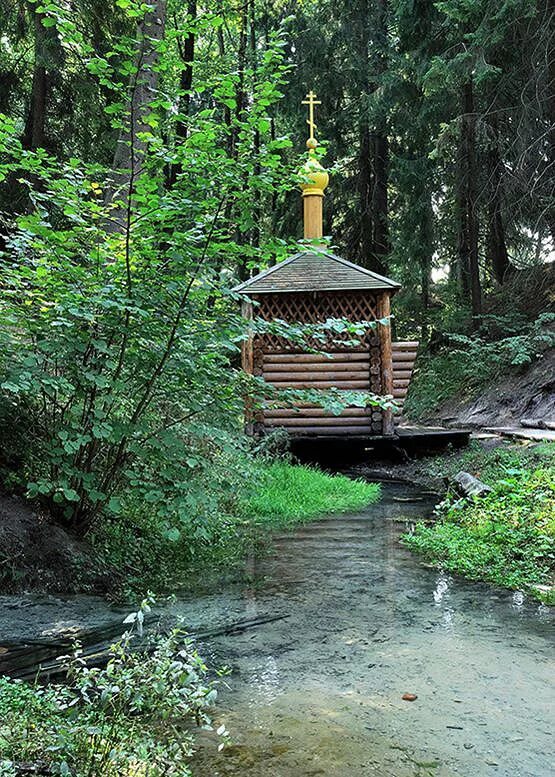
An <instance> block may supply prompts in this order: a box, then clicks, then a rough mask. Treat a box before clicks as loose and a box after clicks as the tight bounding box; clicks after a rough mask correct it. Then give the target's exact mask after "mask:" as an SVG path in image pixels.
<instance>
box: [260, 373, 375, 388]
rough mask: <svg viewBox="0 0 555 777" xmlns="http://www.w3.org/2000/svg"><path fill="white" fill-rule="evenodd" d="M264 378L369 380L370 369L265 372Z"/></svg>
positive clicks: (285, 380) (274, 380) (275, 380)
mask: <svg viewBox="0 0 555 777" xmlns="http://www.w3.org/2000/svg"><path fill="white" fill-rule="evenodd" d="M263 375H264V380H267V381H268V382H269V383H274V384H276V385H277V384H278V383H279V384H281V383H289V382H291V381H292V380H293V381H299V380H301V381H302V380H309V381H311V382H314V383H321V382H322V381H345V380H368V370H357V371H356V372H355V371H353V370H351V371H350V372H312V370H305V371H304V372H264V374H263Z"/></svg>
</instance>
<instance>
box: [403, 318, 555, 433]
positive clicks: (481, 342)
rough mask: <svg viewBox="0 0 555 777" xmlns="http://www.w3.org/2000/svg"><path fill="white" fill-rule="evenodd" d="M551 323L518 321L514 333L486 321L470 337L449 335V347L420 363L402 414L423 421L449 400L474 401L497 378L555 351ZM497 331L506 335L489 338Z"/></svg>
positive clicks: (507, 324)
mask: <svg viewBox="0 0 555 777" xmlns="http://www.w3.org/2000/svg"><path fill="white" fill-rule="evenodd" d="M554 322H555V314H552V313H543V314H542V315H540V316H539V317H538V319H537V320H536V321H535V322H533V323H532V324H527V323H525V322H520V321H519V322H518V323H519V325H518V327H516V328H515V330H514V331H513V329H512V325H511V320H510V319H508V318H507V319H506V318H505V317H499V316H489V317H485V322H484V324H483V325H482V328H481V330H480V332H478V334H477V335H476V336H474V337H468V336H466V335H461V334H450V335H448V336H447V339H448V341H449V344H448V345H447V346H445V347H444V348H443V349H442V350H441V351H440V353H438V354H435V355H425V354H424V355H422V356H421V357H420V358H419V361H418V365H417V369H416V372H415V376H414V379H413V381H412V383H411V387H410V391H409V395H408V397H407V401H406V403H405V406H404V410H405V412H406V413H407V414H409V415H410V416H411V417H413V418H424V417H426V416H428V415H429V414H430V413H432V412H433V411H434V410H435V409H436V407H437V405H438V404H440V403H441V402H443V401H445V400H447V399H449V398H450V397H453V396H459V397H460V398H461V399H465V398H470V397H473V396H475V395H476V394H477V393H478V392H479V391H480V390H481V389H482V388H483V387H484V386H486V385H488V384H490V383H492V382H493V381H494V380H495V379H496V378H497V377H498V376H499V375H501V374H503V373H506V372H508V371H510V370H518V369H521V368H523V367H525V366H527V365H529V364H531V363H532V362H533V360H534V359H536V358H541V354H542V353H543V352H544V351H545V350H547V349H548V348H553V347H555V328H554V326H553V324H554ZM514 324H515V322H513V325H514ZM501 331H503V332H505V334H506V333H507V332H509V333H510V334H509V336H506V337H502V338H500V339H492V337H493V335H495V334H498V333H499V332H501Z"/></svg>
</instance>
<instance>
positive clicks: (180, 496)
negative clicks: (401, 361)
mask: <svg viewBox="0 0 555 777" xmlns="http://www.w3.org/2000/svg"><path fill="white" fill-rule="evenodd" d="M0 29H1V30H2V32H1V34H0V82H1V84H2V87H1V89H0V114H1V115H0V162H1V166H0V178H1V182H0V212H1V215H0V235H1V237H0V249H1V251H2V253H1V273H2V303H1V308H0V346H1V356H0V383H1V396H0V430H1V432H2V437H3V439H4V440H5V441H7V444H6V445H5V447H4V448H3V450H2V460H1V461H0V467H1V470H2V481H3V484H4V487H7V488H9V489H12V490H16V491H17V490H18V489H19V490H22V491H25V492H26V493H27V494H28V495H29V496H30V497H32V498H36V499H39V500H40V501H41V503H42V504H43V505H45V506H46V507H47V508H48V510H49V511H50V512H51V513H53V514H54V515H56V516H57V517H58V518H59V520H60V521H61V522H63V523H66V524H67V525H69V526H71V527H72V528H73V529H74V530H76V531H77V532H78V533H79V534H89V536H94V534H95V532H96V533H97V534H100V535H101V540H99V541H100V542H102V541H103V540H102V537H104V539H105V535H102V532H106V531H109V532H112V535H111V538H110V547H111V548H112V551H111V552H112V553H113V548H114V545H117V542H116V543H114V536H113V534H114V532H115V533H116V537H119V534H118V532H120V531H122V529H121V526H122V521H123V518H122V519H119V518H118V516H125V517H126V520H129V516H131V521H132V523H133V524H134V529H133V531H134V532H135V533H136V532H137V524H138V523H140V521H144V520H145V517H144V512H145V505H146V506H147V512H148V520H152V521H155V527H156V528H155V529H154V528H153V527H152V526H148V527H147V528H146V529H144V532H145V534H146V535H153V536H157V537H160V536H162V537H163V539H164V540H165V541H170V540H171V541H172V542H178V541H179V539H180V538H181V537H182V536H186V537H187V538H189V539H190V538H194V539H195V542H197V543H203V542H205V543H210V544H211V545H212V547H214V545H216V546H217V542H218V537H219V536H220V534H221V533H222V532H223V533H225V532H227V531H229V526H224V527H223V528H222V515H223V516H230V515H234V514H235V515H237V514H241V510H238V509H237V500H238V498H239V497H238V493H239V491H240V488H239V486H243V484H244V483H245V482H254V483H255V484H256V483H259V482H260V481H259V480H257V476H256V475H255V474H254V470H255V469H256V467H255V466H254V465H253V460H252V455H251V454H252V450H251V446H250V444H249V442H248V441H247V440H245V438H244V437H243V436H242V434H241V429H240V427H241V424H240V417H241V407H242V397H243V396H244V394H245V393H246V392H247V393H248V392H250V393H251V394H253V395H256V394H257V393H260V392H262V391H263V388H262V387H261V386H260V385H256V381H255V382H254V384H253V383H252V382H250V383H249V382H248V381H247V380H246V378H245V376H243V375H242V374H241V371H240V369H239V351H240V345H241V342H242V340H243V339H244V338H245V336H246V334H245V324H244V322H243V321H241V319H240V317H239V315H238V305H237V302H238V300H237V298H236V295H234V294H233V292H232V291H231V289H232V288H233V286H234V285H235V284H236V282H237V281H238V280H240V279H245V278H246V277H248V276H249V275H251V274H253V273H255V272H257V271H258V270H259V269H262V268H264V267H266V266H268V265H271V264H273V263H275V262H277V261H279V260H281V259H282V258H284V257H285V256H286V255H287V253H288V252H289V251H291V250H293V247H294V245H295V241H296V237H297V236H298V235H300V234H301V205H300V197H299V194H298V187H297V184H298V182H299V177H298V174H297V173H296V171H297V170H298V168H299V164H300V161H301V157H302V153H303V144H304V139H305V137H306V125H305V115H304V112H303V111H302V110H301V101H302V99H303V98H304V96H305V94H306V92H307V90H308V89H311V88H312V89H314V90H315V91H316V92H317V93H318V95H319V98H320V99H321V102H322V104H321V106H320V109H319V114H318V120H317V121H318V124H319V137H320V140H321V143H322V152H323V158H324V160H325V162H326V165H327V167H328V169H330V171H331V172H332V185H331V186H330V187H329V194H327V195H326V202H325V220H326V226H325V232H326V234H327V235H330V236H331V237H330V241H331V245H333V246H335V247H336V250H337V251H338V253H340V254H341V255H342V256H344V257H345V258H347V259H350V260H352V261H354V262H357V263H359V264H361V265H363V266H365V267H368V268H369V269H371V270H375V271H377V272H380V273H385V274H387V275H389V276H391V277H394V278H395V279H396V280H398V281H399V282H401V283H402V285H403V289H402V291H401V292H400V293H399V294H398V295H397V297H396V300H395V319H394V321H393V327H394V330H395V332H394V334H395V337H398V338H410V339H419V340H420V341H421V344H422V345H421V357H420V368H419V369H420V373H421V375H423V376H425V380H420V381H419V379H418V376H417V382H416V385H415V388H414V391H413V397H412V399H409V402H408V404H407V408H408V409H409V412H410V411H412V413H413V414H414V416H415V417H416V416H418V415H419V414H422V413H426V412H431V411H433V409H434V407H435V406H436V405H437V404H438V402H439V401H440V400H441V399H444V398H446V397H448V396H449V395H456V394H457V392H458V391H459V392H460V391H461V390H464V391H468V390H469V389H475V390H478V389H479V388H480V386H483V385H484V383H485V382H487V381H489V382H491V381H492V380H494V379H495V378H496V376H498V375H499V374H500V372H502V371H504V370H510V369H519V368H522V367H523V366H526V365H527V364H529V363H531V362H533V361H535V360H536V359H537V358H538V356H539V355H540V354H541V352H542V351H544V350H545V349H546V348H548V347H549V346H550V345H553V296H552V262H553V239H554V236H555V216H554V213H555V211H554V205H555V196H554V191H555V189H554V187H555V183H554V182H555V55H554V41H555V10H554V2H553V0H541V1H540V2H530V0H505V1H504V2H501V3H499V2H493V0H492V1H491V2H488V1H480V2H479V1H478V0H441V1H440V0H437V1H436V2H427V1H423V0H356V1H355V2H343V0H339V1H338V2H334V3H331V2H328V0H307V1H306V2H272V3H269V2H263V1H262V0H245V1H244V2H236V3H232V2H227V0H224V1H223V2H199V0H188V2H182V1H181V0H180V1H179V2H177V1H176V0H156V1H155V2H152V3H142V2H138V1H137V0H117V1H116V2H115V3H113V4H107V3H105V2H101V1H100V0H73V1H70V0H53V1H52V2H42V3H41V2H30V1H28V0H12V1H11V2H10V1H9V0H3V2H2V4H1V7H0ZM550 279H551V280H550ZM255 326H261V324H255ZM274 326H276V327H278V328H280V327H281V328H280V329H279V331H280V332H284V331H285V330H284V328H283V325H282V324H279V322H278V323H276V324H275V325H274ZM338 326H339V324H338ZM285 329H287V331H286V332H285V333H286V334H287V336H289V337H291V338H293V339H295V338H297V339H299V341H302V339H303V337H305V336H306V332H305V331H303V330H302V328H298V327H288V328H287V327H285ZM327 401H329V402H330V403H332V404H333V403H337V402H338V401H339V400H338V398H337V397H334V396H333V395H332V396H331V397H330V398H329V399H328V400H327ZM138 514H140V515H141V517H140V518H139V517H138ZM106 516H108V519H107V521H106V520H104V519H105V517H106ZM224 523H225V522H224ZM107 526H108V527H109V528H108V529H107V528H106V527H107ZM160 527H162V534H160ZM143 528H144V526H143ZM124 536H125V542H121V543H120V544H121V545H122V547H124V546H125V547H127V546H128V545H129V543H130V540H129V535H128V534H125V535H124ZM97 541H98V540H97ZM141 552H142V551H141Z"/></svg>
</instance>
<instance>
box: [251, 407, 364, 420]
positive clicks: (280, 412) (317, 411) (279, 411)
mask: <svg viewBox="0 0 555 777" xmlns="http://www.w3.org/2000/svg"><path fill="white" fill-rule="evenodd" d="M371 412H372V408H364V407H346V408H345V410H342V411H341V415H339V416H334V415H333V414H332V413H330V412H329V410H324V408H323V407H304V408H302V409H301V410H299V411H297V410H295V409H294V408H292V407H283V408H276V409H273V408H270V409H268V410H265V411H264V417H265V418H271V419H274V418H356V417H363V418H367V417H368V416H369V415H370V413H371Z"/></svg>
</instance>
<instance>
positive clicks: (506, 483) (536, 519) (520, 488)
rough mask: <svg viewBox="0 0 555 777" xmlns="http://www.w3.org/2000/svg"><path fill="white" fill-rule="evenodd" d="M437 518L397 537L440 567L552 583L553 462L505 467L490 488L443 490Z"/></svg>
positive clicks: (526, 583)
mask: <svg viewBox="0 0 555 777" xmlns="http://www.w3.org/2000/svg"><path fill="white" fill-rule="evenodd" d="M437 514H438V522H437V523H436V524H434V525H433V526H427V525H425V524H422V523H419V524H417V526H416V527H415V529H414V532H413V533H412V534H408V535H405V537H404V539H403V541H404V543H405V544H406V545H407V546H408V547H409V548H411V550H414V551H417V552H419V553H423V554H424V555H425V556H426V558H428V559H430V560H431V561H432V562H433V563H435V564H437V565H439V566H441V567H442V568H444V569H446V570H449V571H452V572H459V573H461V574H463V575H465V576H466V577H469V578H471V579H476V580H490V581H492V582H495V583H499V584H500V585H503V586H507V587H508V588H521V589H524V590H529V591H531V592H532V593H533V594H534V595H536V596H539V597H540V598H541V597H542V596H543V594H541V593H538V592H537V590H536V589H535V586H537V585H547V586H550V585H553V584H554V583H555V467H547V468H541V469H537V470H535V471H533V470H522V469H506V470H505V473H504V477H503V478H502V479H498V480H497V481H496V483H495V484H494V490H493V492H492V493H490V494H487V495H486V496H483V497H480V498H474V499H472V500H470V501H466V500H463V499H460V498H457V497H456V496H454V495H449V496H448V497H447V498H446V499H445V501H444V502H442V503H441V504H440V505H439V506H438V508H437Z"/></svg>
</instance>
